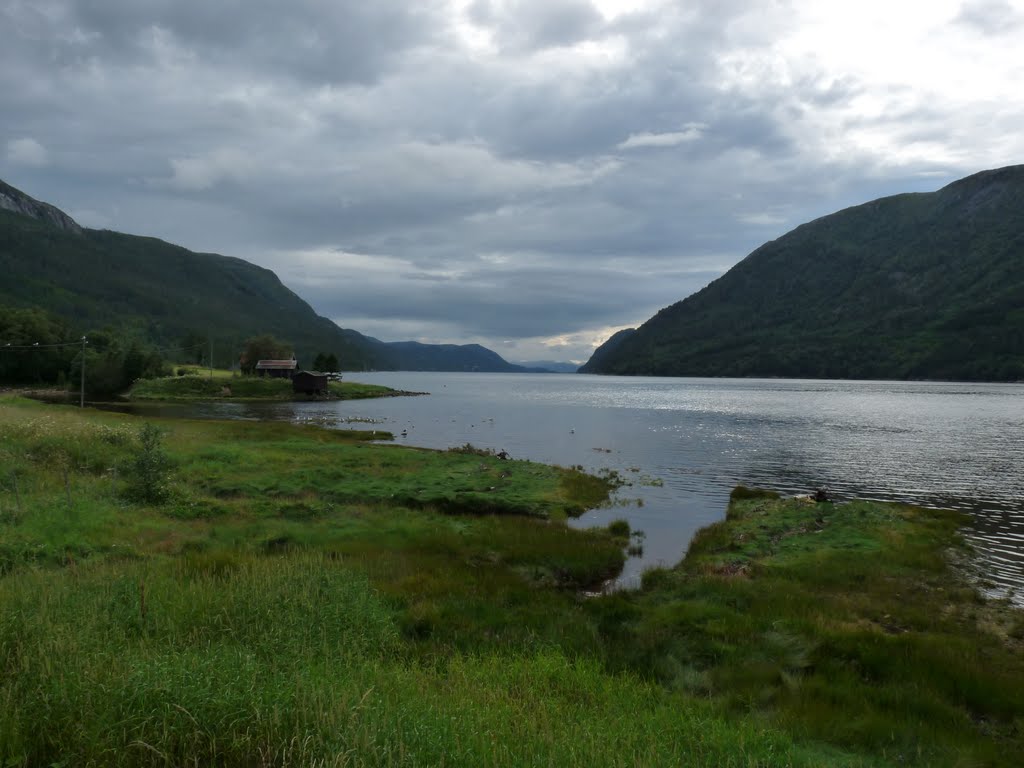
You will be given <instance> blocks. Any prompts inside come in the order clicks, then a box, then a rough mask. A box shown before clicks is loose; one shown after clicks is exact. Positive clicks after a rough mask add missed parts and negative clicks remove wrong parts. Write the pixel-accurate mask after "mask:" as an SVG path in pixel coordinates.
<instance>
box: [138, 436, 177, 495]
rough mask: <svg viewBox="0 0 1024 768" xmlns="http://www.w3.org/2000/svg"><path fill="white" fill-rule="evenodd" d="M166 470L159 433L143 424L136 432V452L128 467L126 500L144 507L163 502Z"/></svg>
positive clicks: (167, 464)
mask: <svg viewBox="0 0 1024 768" xmlns="http://www.w3.org/2000/svg"><path fill="white" fill-rule="evenodd" d="M170 468H171V461H170V459H169V458H168V456H167V453H166V452H165V451H164V446H163V433H162V431H161V430H160V428H159V427H157V426H155V425H153V424H149V423H147V424H144V425H143V426H142V429H140V430H139V450H138V452H137V453H136V454H135V458H133V459H132V461H131V463H130V464H129V465H128V496H129V498H131V499H132V500H134V501H141V502H144V503H147V504H160V503H163V502H164V501H166V500H167V498H168V496H170V478H169V476H168V471H169V470H170Z"/></svg>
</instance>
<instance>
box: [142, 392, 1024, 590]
mask: <svg viewBox="0 0 1024 768" xmlns="http://www.w3.org/2000/svg"><path fill="white" fill-rule="evenodd" d="M346 378H347V379H353V380H357V381H363V382H367V383H374V384H384V385H387V386H390V387H393V388H396V389H402V390H410V391H419V392H427V393H429V396H424V397H397V398H384V399H378V400H358V401H327V402H303V403H290V402H282V403H230V402H220V403H206V404H190V405H187V406H173V407H166V410H167V412H168V413H173V414H174V415H182V416H190V417H214V418H241V419H282V420H289V421H297V422H312V423H318V424H323V425H326V426H329V427H330V426H336V427H344V428H352V427H355V428H360V426H361V427H362V428H366V429H381V430H387V431H390V432H392V433H394V434H395V436H396V442H397V443H405V444H408V445H416V446H421V447H428V448H449V447H453V446H459V445H464V444H465V443H472V444H473V445H475V446H478V447H481V448H492V449H494V450H497V451H500V450H505V451H507V452H508V453H509V454H511V455H512V457H513V458H523V459H531V460H534V461H543V462H548V463H554V464H561V465H564V466H574V465H582V466H583V467H584V468H585V469H587V470H589V471H593V472H600V471H602V470H615V471H616V472H618V473H619V474H620V475H622V476H623V477H624V478H625V479H627V480H629V481H631V482H632V485H628V486H625V487H623V488H622V489H620V490H619V491H618V493H617V494H616V498H615V504H614V505H613V506H611V507H609V508H607V509H599V510H594V511H591V512H589V513H587V514H586V515H584V516H583V517H582V518H580V519H579V520H576V521H574V522H573V524H574V525H577V526H589V525H600V524H605V523H607V522H608V521H610V520H612V519H615V518H625V519H627V520H628V521H629V522H630V524H631V526H632V527H633V528H635V529H640V530H642V531H643V532H644V533H645V538H644V539H643V554H642V555H641V556H639V557H633V558H631V559H630V560H629V562H628V563H627V566H626V569H625V571H624V572H623V574H622V576H621V577H620V579H619V581H618V583H619V584H620V585H622V586H632V585H635V584H636V583H638V580H639V577H640V574H641V573H642V571H643V570H644V569H645V568H647V567H650V566H652V565H658V564H661V565H673V564H675V563H676V562H678V561H679V560H680V559H681V558H682V556H683V555H684V554H685V552H686V548H687V546H688V544H689V541H690V539H691V538H692V536H693V534H694V532H695V531H697V530H698V529H699V528H701V527H703V526H705V525H708V524H710V523H713V522H716V521H718V520H721V519H722V518H723V516H724V513H725V507H726V503H727V501H728V496H729V492H730V490H731V489H732V488H733V487H734V486H736V485H738V484H743V485H749V486H757V487H761V488H770V489H774V490H778V491H781V492H783V493H786V494H799V493H808V492H811V491H813V490H814V489H816V488H820V487H825V488H827V489H828V492H829V494H830V495H832V496H833V497H835V498H838V499H844V498H853V497H860V498H871V499H881V500H896V501H906V502H912V503H916V504H920V505H924V506H930V507H946V508H955V509H961V510H966V511H968V512H970V513H971V521H972V522H971V524H970V526H969V527H968V528H967V529H966V534H967V536H968V538H969V539H970V541H971V542H972V543H973V545H974V547H975V549H976V551H977V555H978V556H977V562H978V563H979V565H980V570H981V573H982V574H983V584H985V585H987V588H988V589H989V590H990V591H991V592H993V593H995V594H1009V595H1010V597H1011V598H1012V599H1014V600H1015V601H1016V602H1018V603H1020V604H1024V385H1020V384H974V383H970V384H963V383H946V382H941V383H940V382H879V381H817V380H814V381H811V380H784V379H689V378H677V379H673V378H634V377H628V378H627V377H605V376H585V375H555V374H550V375H545V374H485V373H402V372H387V373H383V372H381V373H366V374H346ZM132 410H136V411H138V412H141V413H158V412H160V411H161V410H165V407H164V406H145V405H140V406H137V407H136V406H132Z"/></svg>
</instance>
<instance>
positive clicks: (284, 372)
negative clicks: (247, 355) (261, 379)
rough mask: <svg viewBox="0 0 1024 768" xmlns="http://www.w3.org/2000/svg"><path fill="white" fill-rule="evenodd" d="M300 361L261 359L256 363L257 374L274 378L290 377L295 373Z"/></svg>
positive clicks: (293, 359)
mask: <svg viewBox="0 0 1024 768" xmlns="http://www.w3.org/2000/svg"><path fill="white" fill-rule="evenodd" d="M297 367H298V363H296V362H295V358H292V359H291V360H260V361H259V362H257V363H256V375H257V376H269V377H270V378H272V379H290V378H292V377H293V376H294V375H295V369H296V368H297Z"/></svg>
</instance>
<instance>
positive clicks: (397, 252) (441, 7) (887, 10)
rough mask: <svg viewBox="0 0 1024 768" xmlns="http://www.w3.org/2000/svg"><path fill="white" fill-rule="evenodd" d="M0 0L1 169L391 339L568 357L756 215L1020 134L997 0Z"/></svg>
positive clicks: (889, 184) (1021, 138)
mask: <svg viewBox="0 0 1024 768" xmlns="http://www.w3.org/2000/svg"><path fill="white" fill-rule="evenodd" d="M909 6H910V4H906V7H904V6H901V5H899V4H892V3H882V2H878V1H877V0H866V1H865V2H862V3H858V4H856V5H849V4H845V5H844V4H834V3H814V2H811V1H810V0H792V1H791V2H780V3H771V4H768V3H755V2H752V1H750V2H741V1H740V0H727V1H726V2H721V1H719V2H710V1H705V2H688V3H681V2H668V1H666V0H594V1H593V2H591V1H590V0H473V1H472V2H470V1H467V0H436V1H434V2H417V3H408V2H404V0H379V1H377V2H373V3H366V2H354V1H353V0H335V1H334V2H326V1H325V0H295V2H292V3H289V4H288V5H287V7H285V6H282V5H281V4H280V3H276V2H269V1H268V0H246V1H245V2H242V0H225V2H218V3H209V2H205V1H200V0H95V1H94V2H89V3H81V2H74V1H73V0H0V114H3V116H4V119H3V121H2V122H0V149H2V150H3V151H0V177H2V178H3V179H4V180H6V181H8V182H9V183H12V184H14V185H15V186H19V187H21V188H23V189H24V190H25V191H27V192H28V193H29V194H32V195H33V196H35V197H38V198H41V199H44V200H47V201H48V202H53V203H54V204H57V205H59V206H60V207H62V208H64V209H65V210H67V211H68V212H69V213H71V214H72V215H74V216H77V217H78V218H80V220H81V221H82V223H84V224H86V225H90V226H99V227H110V228H116V229H120V230H124V231H130V232H136V233H140V234H151V235H157V236H160V237H163V238H166V239H168V240H172V241H174V242H178V243H181V244H183V245H187V246H189V247H191V248H195V249H199V250H207V251H209V250H216V251H220V252H223V253H228V254H232V255H238V256H242V257H243V258H247V259H249V260H251V261H254V262H256V263H258V264H261V265H264V266H268V267H270V268H272V269H274V270H275V271H277V272H278V274H279V275H280V276H281V277H282V279H283V280H284V281H285V283H286V284H288V285H289V286H291V287H292V288H293V289H295V290H296V291H298V292H299V293H300V294H301V295H303V296H304V297H306V298H307V299H308V300H309V301H310V302H311V303H312V304H313V306H314V307H315V308H316V309H317V310H318V311H319V312H320V313H321V314H324V315H327V316H328V317H331V318H332V319H335V320H336V321H337V322H338V323H339V324H341V325H343V326H345V327H351V328H355V329H357V330H360V331H363V332H367V333H370V334H372V335H375V336H378V337H380V338H384V339H388V340H397V339H407V338H411V339H417V340H423V341H445V342H467V341H477V342H481V343H484V344H486V345H488V346H491V347H492V348H494V349H496V350H498V351H499V352H501V353H502V354H504V355H505V356H506V357H508V358H510V359H524V358H539V357H545V358H551V357H553V356H554V357H563V358H571V359H577V360H583V359H586V357H587V356H588V355H589V352H590V350H591V349H592V346H593V345H594V344H595V343H597V342H599V341H601V340H602V339H603V338H604V337H605V336H607V335H608V334H609V333H611V332H612V331H613V330H615V329H617V328H619V327H623V326H626V325H634V324H637V323H639V322H642V321H643V320H645V319H646V318H647V317H649V316H650V315H652V314H653V313H654V312H655V311H657V310H658V309H659V308H661V307H663V306H665V305H667V304H670V303H672V302H674V301H676V300H678V299H680V298H682V297H683V296H685V295H687V294H688V293H690V292H692V291H694V290H697V289H699V288H700V287H701V286H702V285H704V284H706V283H707V282H708V281H709V280H711V279H714V277H716V276H718V275H720V274H721V273H722V272H724V271H725V270H726V269H728V268H729V267H730V266H731V265H732V264H734V263H735V262H737V261H738V260H739V259H741V258H742V257H743V256H745V255H746V254H747V253H748V252H749V251H751V250H752V249H753V248H755V247H756V246H758V245H759V244H761V243H762V242H764V241H765V240H768V239H771V238H774V237H777V236H779V235H780V234H782V233H784V232H785V231H787V230H788V229H790V228H792V227H793V226H796V225H797V224H799V223H801V222H803V221H805V220H807V219H810V218H813V217H815V216H819V215H822V214H825V213H828V212H830V211H832V210H835V209H837V208H840V207H844V206H846V205H851V204H855V203H858V202H862V201H865V200H868V199H871V198H873V197H877V196H880V195H883V194H891V193H896V192H902V191H912V190H930V189H935V188H937V187H939V186H941V185H942V184H943V183H945V182H948V181H950V180H952V179H953V178H956V177H959V176H961V175H964V174H966V173H970V172H973V171H977V170H981V169H984V168H989V167H996V166H1000V165H1008V164H1012V163H1017V162H1020V161H1021V158H1022V157H1024V135H1022V134H1021V133H1020V132H1019V130H1018V128H1019V125H1020V124H1021V123H1022V118H1024V114H1022V112H1024V105H1022V104H1021V102H1020V100H1019V98H1018V96H1017V84H1018V83H1020V82H1022V81H1024V77H1022V76H1024V71H1022V70H1024V66H1022V64H1021V63H1019V61H1020V57H1019V56H1018V55H1017V53H1016V42H1017V40H1018V38H1019V34H1018V33H1017V32H1015V30H1018V32H1019V28H1020V24H1021V21H1022V19H1024V7H1022V3H1021V2H1009V1H1008V0H976V1H974V2H958V1H950V2H945V1H937V2H933V3H928V4H927V5H924V6H922V5H921V4H913V6H914V7H913V8H911V7H909Z"/></svg>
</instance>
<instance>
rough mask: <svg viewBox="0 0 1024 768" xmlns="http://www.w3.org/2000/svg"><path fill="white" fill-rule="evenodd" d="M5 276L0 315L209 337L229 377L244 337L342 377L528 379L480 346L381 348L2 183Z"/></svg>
mask: <svg viewBox="0 0 1024 768" xmlns="http://www.w3.org/2000/svg"><path fill="white" fill-rule="evenodd" d="M0 276H2V278H0V306H3V305H6V306H8V307H12V308H15V307H20V308H33V309H42V310H45V311H47V312H49V313H52V314H54V315H57V316H58V317H60V318H63V319H64V320H65V321H67V323H68V324H69V327H70V328H71V329H72V330H73V331H74V332H76V333H82V332H85V331H86V330H89V329H98V328H104V327H111V328H117V329H119V330H121V331H125V330H126V331H127V332H129V333H130V334H131V335H133V336H137V337H138V338H141V339H144V340H146V341H148V342H155V343H160V344H175V343H177V342H178V341H179V340H180V339H182V338H185V337H186V336H188V335H189V334H193V335H195V334H198V335H203V336H205V337H210V338H212V339H213V340H214V359H215V362H217V363H218V364H220V365H225V366H226V365H229V364H230V363H232V362H237V355H238V350H239V349H240V348H241V343H242V341H243V340H244V339H245V338H246V337H248V336H252V335H257V334H262V333H270V334H273V335H274V336H276V337H278V338H280V339H282V340H285V341H287V342H288V343H289V344H291V345H293V346H294V348H295V352H296V354H297V356H298V357H299V360H300V363H303V364H305V365H310V364H311V363H312V360H313V358H314V356H315V355H316V354H317V353H320V352H323V353H331V354H335V355H336V356H337V357H338V359H339V361H340V364H341V367H342V368H343V369H345V370H364V369H379V370H389V369H400V370H449V371H450V370H456V371H461V370H470V371H471V370H479V371H517V370H522V369H521V368H519V367H518V366H514V365H511V364H510V363H507V362H506V361H505V360H503V359H502V358H501V357H499V356H498V355H497V354H496V353H494V352H491V351H490V350H487V349H484V348H483V347H480V346H478V345H464V346H459V345H431V344H414V343H410V342H393V343H385V342H381V341H378V340H377V339H373V338H370V337H368V336H364V335H362V334H360V333H358V332H356V331H353V330H347V329H343V328H339V327H338V326H337V325H336V324H335V323H333V322H331V321H330V320H328V319H327V318H325V317H320V316H318V315H317V314H316V312H314V311H313V309H312V307H310V306H309V304H307V303H306V302H305V301H303V299H302V298H300V297H299V296H297V295H296V294H295V293H293V292H292V291H291V290H289V289H288V288H287V287H286V286H284V285H283V284H282V283H281V281H280V280H279V279H278V277H277V275H275V274H274V273H273V272H271V271H270V270H268V269H263V268H262V267H258V266H256V265H254V264H250V263H249V262H246V261H243V260H242V259H238V258H233V257H229V256H220V255H217V254H210V253H195V252H193V251H189V250H187V249H186V248H182V247H180V246H176V245H172V244H170V243H166V242H164V241H162V240H157V239H155V238H149V237H137V236H134V235H125V234H121V233H118V232H111V231H107V230H102V231H101V230H91V229H85V228H82V227H80V226H79V225H78V224H77V223H75V222H74V221H73V220H72V219H71V218H70V217H68V216H67V215H66V214H64V213H63V212H61V211H60V210H58V209H57V208H54V207H53V206H51V205H48V204H46V203H42V202H40V201H38V200H34V199H32V198H31V197H29V196H28V195H25V194H24V193H22V192H20V191H19V190H17V189H15V188H13V187H11V186H8V185H6V184H4V183H3V182H0ZM5 341H6V340H5Z"/></svg>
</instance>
